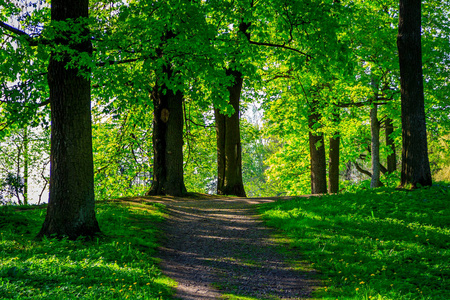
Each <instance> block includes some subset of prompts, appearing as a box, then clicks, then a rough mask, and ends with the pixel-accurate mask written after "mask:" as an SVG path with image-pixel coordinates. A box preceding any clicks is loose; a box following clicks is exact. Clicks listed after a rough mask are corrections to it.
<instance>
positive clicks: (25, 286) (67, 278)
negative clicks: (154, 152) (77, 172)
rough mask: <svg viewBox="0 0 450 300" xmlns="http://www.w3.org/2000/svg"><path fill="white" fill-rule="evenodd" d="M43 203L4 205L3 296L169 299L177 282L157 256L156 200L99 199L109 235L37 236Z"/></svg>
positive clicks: (0, 228)
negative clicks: (89, 237)
mask: <svg viewBox="0 0 450 300" xmlns="http://www.w3.org/2000/svg"><path fill="white" fill-rule="evenodd" d="M44 217H45V209H42V207H34V208H33V207H20V206H4V207H0V299H168V298H170V297H171V296H170V295H171V294H172V288H173V286H174V284H175V283H174V282H173V281H172V280H170V279H168V278H166V277H164V276H162V275H161V272H160V270H159V269H158V268H157V266H156V263H157V262H156V261H155V259H154V253H155V248H156V246H157V244H156V243H157V234H158V233H157V229H156V227H155V224H156V223H157V222H160V221H161V220H163V218H164V213H163V211H162V210H161V207H159V206H158V205H157V204H145V203H119V202H106V203H99V204H97V219H98V221H99V224H100V226H101V229H102V232H103V233H104V235H102V236H100V237H98V238H96V239H94V240H84V239H78V240H76V241H70V240H67V239H63V240H56V239H44V240H42V241H36V240H34V237H35V236H36V234H37V232H38V230H39V229H40V226H41V224H42V222H43V220H44Z"/></svg>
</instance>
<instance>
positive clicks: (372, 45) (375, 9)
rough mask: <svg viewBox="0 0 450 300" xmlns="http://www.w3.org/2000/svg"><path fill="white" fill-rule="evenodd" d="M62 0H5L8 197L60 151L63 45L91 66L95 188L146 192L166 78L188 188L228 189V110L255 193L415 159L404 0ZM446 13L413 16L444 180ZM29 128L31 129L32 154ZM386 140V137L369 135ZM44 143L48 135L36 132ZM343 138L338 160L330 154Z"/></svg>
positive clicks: (431, 9) (370, 175) (342, 180)
mask: <svg viewBox="0 0 450 300" xmlns="http://www.w3.org/2000/svg"><path fill="white" fill-rule="evenodd" d="M417 2H419V6H420V1H417ZM53 4H54V3H53V1H52V2H50V4H49V3H48V2H46V1H41V0H33V1H20V0H16V1H6V2H5V1H1V2H0V7H1V12H0V42H1V47H0V59H1V61H2V64H1V65H0V76H1V82H2V86H1V99H0V101H1V102H0V117H1V119H0V139H1V141H2V145H3V144H4V145H5V147H3V146H2V152H1V154H0V162H3V163H2V174H1V178H0V179H1V180H2V182H3V183H2V186H4V188H2V191H3V192H2V195H3V194H4V197H6V198H5V199H10V200H13V201H16V200H17V199H23V196H20V195H18V196H17V195H16V194H20V186H21V185H20V184H19V183H20V181H21V180H22V181H23V179H24V178H25V177H27V178H28V177H29V176H28V173H30V175H31V177H30V178H41V181H42V183H41V186H42V187H43V184H44V183H46V182H47V181H48V174H47V173H46V172H48V171H45V172H44V171H42V172H41V170H40V169H39V170H38V167H37V165H39V166H41V167H42V166H47V164H46V162H47V161H48V155H49V152H48V151H49V147H48V143H49V142H48V130H49V127H50V122H51V117H50V105H49V104H50V102H51V89H49V85H51V82H50V81H49V80H47V72H48V71H47V70H48V68H49V61H50V57H51V56H52V55H53V57H54V59H56V61H59V60H62V59H66V63H67V64H66V67H67V68H76V69H77V70H78V72H80V74H83V75H80V76H85V77H86V78H87V79H89V80H90V82H91V84H90V87H91V95H90V103H91V107H92V143H93V149H92V154H93V163H94V165H93V174H94V175H93V176H94V188H95V196H96V198H97V199H105V198H110V197H118V196H128V195H133V194H137V193H139V194H143V193H145V192H147V191H148V190H149V189H150V187H151V186H152V182H155V180H157V178H155V175H156V174H157V173H155V172H156V171H155V168H156V165H155V161H156V159H157V157H158V156H157V154H156V153H155V152H154V149H155V145H156V143H158V142H159V141H160V138H159V137H158V136H157V135H156V134H155V131H154V130H155V127H154V124H155V120H158V118H161V116H162V115H161V112H159V113H157V114H155V112H156V111H157V110H158V109H159V108H158V105H159V102H158V101H162V100H161V99H163V98H164V97H166V96H167V95H170V94H173V95H179V115H178V116H177V117H176V120H178V121H179V122H178V123H179V124H178V125H177V126H178V127H177V128H178V129H176V131H177V132H179V135H177V136H178V137H177V138H176V139H175V140H176V142H177V143H178V144H177V145H176V147H175V146H174V147H175V148H176V149H181V150H180V151H182V152H180V154H179V156H180V155H181V156H180V158H179V161H181V171H177V172H178V173H179V172H181V175H183V179H182V180H183V185H184V186H185V188H186V189H187V191H192V192H205V193H215V192H217V188H218V186H217V184H218V167H217V164H218V155H219V156H220V152H218V151H217V147H218V145H219V144H218V142H217V140H216V121H217V120H219V118H220V117H219V116H222V115H223V116H226V117H229V118H232V117H233V115H235V116H237V122H239V137H238V141H239V143H240V146H239V147H240V148H242V150H241V153H242V154H241V156H242V167H241V169H242V178H243V183H244V187H245V190H246V194H247V195H248V196H263V195H283V194H289V195H294V194H304V193H311V188H313V192H314V193H315V192H317V193H322V192H327V180H326V176H330V180H331V177H334V178H338V180H339V181H338V182H339V186H337V185H336V183H333V184H332V183H331V181H329V183H328V190H330V186H331V185H333V189H332V190H333V192H335V191H337V190H341V189H350V188H352V186H353V185H355V184H362V185H363V186H364V185H366V186H370V181H372V182H373V180H374V179H377V178H379V181H380V184H384V185H393V186H396V185H399V184H400V173H402V172H403V173H404V172H406V171H402V168H401V167H400V165H401V164H402V163H405V162H406V161H407V159H408V158H407V157H408V154H405V153H404V154H403V156H402V157H399V156H398V155H397V154H398V153H401V152H402V151H401V150H402V148H403V150H404V151H405V146H404V145H403V144H402V141H403V142H404V140H405V136H403V137H402V127H403V128H404V126H405V125H404V124H403V125H402V119H403V120H405V118H406V115H405V112H403V115H402V107H403V108H404V107H405V106H404V103H403V102H402V101H403V100H401V90H402V87H401V85H400V83H401V76H403V75H402V73H401V64H399V54H401V53H400V51H399V50H398V49H397V36H398V33H399V16H400V14H401V12H400V9H399V2H398V1H392V0H381V1H369V2H368V1H350V0H327V1H316V0H295V1H291V0H235V1H231V0H230V1H228V0H227V1H216V0H211V1H188V0H182V1H180V0H170V1H150V0H149V1H147V0H145V1H96V0H92V1H90V2H89V16H87V17H83V18H80V19H77V20H75V19H72V18H68V19H64V20H52V19H51V9H50V5H53ZM448 14H449V9H448V5H446V4H445V3H443V2H441V1H435V0H429V1H422V10H421V12H420V13H419V15H418V16H416V17H415V18H416V21H417V18H418V17H420V18H421V20H419V21H418V22H419V25H420V24H421V31H420V33H419V38H421V41H422V47H421V49H422V57H423V63H422V64H421V65H423V86H424V87H423V94H424V113H425V120H423V121H426V130H427V133H426V136H424V138H425V137H426V139H427V143H428V148H429V149H428V152H427V155H429V163H430V167H431V173H432V174H433V176H434V178H435V179H436V180H449V177H448V174H449V170H448V165H449V157H448V155H446V154H445V153H448V148H449V145H450V130H449V129H450V121H449V120H450V118H449V116H450V112H449V110H450V101H449V98H448V95H449V90H448V89H449V85H448V83H449V78H450V77H449V76H448V75H449V68H448V65H449V61H448V60H449V53H450V49H449V44H448V39H449V33H450V27H449V22H448ZM400 17H401V16H400ZM420 22H421V23H420ZM86 28H87V29H88V30H89V40H90V43H91V44H92V51H80V49H78V48H76V47H75V48H74V47H72V46H71V45H72V44H70V43H75V44H76V43H78V42H80V39H81V37H82V33H83V30H85V29H86ZM64 30H66V31H67V30H70V32H71V34H70V36H66V38H67V40H68V41H69V44H64V43H61V42H60V41H61V38H62V37H61V34H60V33H61V32H63V31H64ZM58 41H59V42H58ZM61 53H65V55H66V56H65V57H63V56H61ZM58 55H59V56H58ZM238 80H242V86H241V89H240V90H239V94H238V98H239V102H238V103H239V104H238V106H236V105H235V104H233V103H231V102H230V101H232V100H231V99H232V98H231V97H230V93H231V91H232V87H233V86H235V85H236V82H237V81H238ZM155 92H157V93H159V98H155V97H154V95H155ZM152 95H153V96H152ZM402 97H403V96H402ZM155 101H156V102H155ZM169 101H174V100H169ZM170 103H174V102H170ZM170 105H172V104H170ZM233 105H235V106H233ZM170 107H172V106H170ZM163 108H164V107H162V108H161V109H163ZM52 109H53V108H52ZM214 110H216V113H214ZM170 112H172V110H170ZM235 113H236V114H235ZM167 116H168V120H173V119H170V114H169V115H167ZM172 116H175V114H173V115H172ZM168 124H169V123H168ZM424 125H425V124H424ZM168 126H169V125H168ZM377 126H378V127H377ZM415 126H416V124H415V123H413V124H412V127H413V128H414V127H415ZM25 129H27V130H28V132H29V133H30V134H29V136H30V137H32V138H30V139H29V141H28V140H27V141H28V145H29V148H28V149H29V150H28V151H27V152H28V154H27V159H25V156H24V150H23V149H25V148H24V145H25V142H24V141H25V140H24V139H23V132H24V130H25ZM170 130H171V129H170ZM218 132H219V131H218ZM177 134H178V133H177ZM169 136H173V135H172V134H170V135H169ZM233 136H236V134H233ZM383 136H385V138H383ZM374 137H376V138H375V139H374ZM376 141H378V144H379V146H377V147H374V145H378V144H376ZM39 143H44V144H45V145H47V146H45V147H42V148H37V147H36V145H38V144H39ZM236 143H237V142H236ZM336 143H337V144H336ZM6 145H7V146H6ZM156 146H157V145H156ZM413 147H416V146H414V145H413ZM175 148H174V149H175ZM40 151H43V152H45V153H46V154H45V155H44V154H43V155H39V152H40ZM164 151H165V152H164ZM164 151H163V152H164V153H166V154H167V153H169V154H171V153H172V152H173V151H174V150H170V149H169V150H167V149H166V150H164ZM176 151H179V150H176ZM333 151H334V152H333ZM336 151H337V152H338V154H339V156H337V157H338V162H337V167H336V165H334V164H335V162H334V163H331V158H328V156H329V155H331V153H336ZM446 151H447V152H446ZM334 155H335V154H334ZM405 155H406V156H405ZM392 156H393V158H394V160H393V161H394V163H393V164H394V166H392ZM8 157H15V158H17V159H15V160H8ZM333 157H336V156H333ZM388 157H391V160H390V162H391V163H389V162H388V161H387V159H388ZM38 158H39V159H40V160H39V159H38ZM409 158H411V156H409ZM227 159H228V158H227ZM412 159H414V158H412ZM329 160H330V164H327V162H328V161H329ZM6 161H8V163H6ZM25 161H28V163H27V165H28V166H29V167H28V169H29V171H27V172H25V165H26V164H25ZM170 161H172V159H169V162H167V161H166V164H170ZM219 161H220V160H219ZM388 165H390V166H391V167H389V168H388ZM314 166H317V169H316V167H314ZM30 168H31V169H30ZM170 168H172V167H170ZM170 168H169V169H170ZM169 169H168V170H169ZM219 169H220V168H219ZM394 169H395V170H394ZM168 170H165V171H163V172H171V171H168ZM316 170H317V171H316ZM331 170H334V171H333V172H331ZM336 170H338V172H336ZM317 172H319V173H320V172H322V173H320V174H321V175H320V176H319V175H318V174H319V173H317ZM327 172H330V174H329V175H327V174H326V173H327ZM25 173H27V174H25ZM41 173H42V174H44V175H42V176H41ZM331 173H333V174H337V175H331ZM377 174H380V175H377ZM445 174H447V175H445ZM8 176H9V177H8ZM157 176H161V175H157ZM324 176H325V177H324ZM336 176H338V177H336ZM14 178H15V179H14ZM13 179H14V180H15V181H14V180H13ZM44 179H45V180H44ZM30 180H31V179H30ZM176 180H179V179H176ZM314 180H317V181H314ZM324 180H325V182H324ZM33 182H34V184H38V183H37V182H36V180H35V179H33ZM311 182H313V183H314V184H312V183H311ZM402 183H403V181H402ZM410 183H412V184H413V185H415V183H414V182H410ZM429 183H431V182H426V183H425V184H429ZM219 184H220V181H219ZM317 184H319V185H317ZM22 186H23V185H22ZM315 186H318V188H317V190H314V189H315ZM10 187H11V189H10ZM22 189H23V187H22ZM7 191H12V192H11V193H10V192H7ZM23 193H25V191H24V192H23ZM8 197H9V198H8ZM14 199H16V200H14ZM20 201H22V200H20Z"/></svg>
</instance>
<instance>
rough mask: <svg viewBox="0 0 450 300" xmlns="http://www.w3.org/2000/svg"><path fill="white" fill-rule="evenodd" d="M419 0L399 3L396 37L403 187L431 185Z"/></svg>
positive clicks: (403, 0)
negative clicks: (398, 66)
mask: <svg viewBox="0 0 450 300" xmlns="http://www.w3.org/2000/svg"><path fill="white" fill-rule="evenodd" d="M421 11H422V10H421V0H400V14H399V25H398V36H397V47H398V57H399V63H400V84H401V104H402V139H403V142H402V146H403V148H402V169H401V183H400V185H401V186H403V187H406V186H409V185H410V186H411V187H413V188H416V187H418V186H429V185H431V183H432V181H431V171H430V163H429V160H428V146H427V132H426V124H425V99H424V91H423V74H422V49H421V13H422V12H421Z"/></svg>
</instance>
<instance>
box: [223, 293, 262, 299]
mask: <svg viewBox="0 0 450 300" xmlns="http://www.w3.org/2000/svg"><path fill="white" fill-rule="evenodd" d="M220 298H221V299H224V300H259V299H258V298H254V297H246V296H238V295H233V294H224V295H222V296H221V297H220Z"/></svg>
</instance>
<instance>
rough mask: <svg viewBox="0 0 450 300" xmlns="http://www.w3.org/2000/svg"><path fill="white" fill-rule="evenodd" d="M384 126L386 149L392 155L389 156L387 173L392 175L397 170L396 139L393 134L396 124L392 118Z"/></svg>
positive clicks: (387, 119)
mask: <svg viewBox="0 0 450 300" xmlns="http://www.w3.org/2000/svg"><path fill="white" fill-rule="evenodd" d="M384 124H385V138H386V147H387V148H388V149H389V150H390V153H389V154H388V156H387V173H388V174H390V173H392V172H394V171H395V170H396V169H397V158H396V153H395V144H394V139H393V138H392V133H393V132H394V124H393V121H392V119H391V118H386V120H385V122H384Z"/></svg>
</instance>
